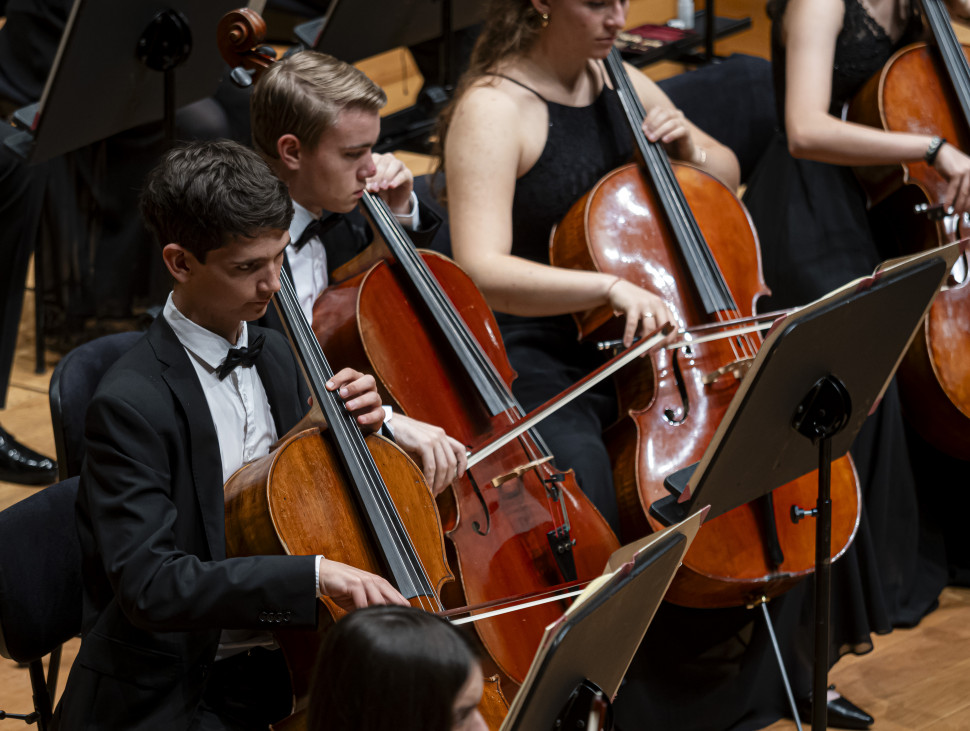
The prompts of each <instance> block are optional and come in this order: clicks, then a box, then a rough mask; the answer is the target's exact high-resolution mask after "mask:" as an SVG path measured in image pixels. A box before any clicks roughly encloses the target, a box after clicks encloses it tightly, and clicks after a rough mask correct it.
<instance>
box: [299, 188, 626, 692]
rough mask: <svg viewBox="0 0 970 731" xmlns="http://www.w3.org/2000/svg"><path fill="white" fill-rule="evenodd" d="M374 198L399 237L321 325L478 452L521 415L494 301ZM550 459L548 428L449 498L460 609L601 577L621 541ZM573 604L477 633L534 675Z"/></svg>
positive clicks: (517, 669)
mask: <svg viewBox="0 0 970 731" xmlns="http://www.w3.org/2000/svg"><path fill="white" fill-rule="evenodd" d="M361 205H362V207H363V210H364V211H365V213H366V214H367V216H368V218H369V219H370V221H371V224H372V226H373V227H374V229H375V232H376V234H377V241H378V242H379V244H377V243H376V244H374V245H372V246H377V245H383V246H386V247H387V249H388V251H389V254H390V258H386V259H383V260H380V261H378V262H377V263H376V264H375V265H373V266H372V267H371V268H369V269H368V270H367V271H366V272H365V273H363V274H359V275H357V276H355V277H352V278H350V279H347V280H345V281H343V282H341V283H339V284H336V285H333V286H331V287H330V288H329V289H327V290H326V291H324V293H323V294H322V295H320V298H319V299H318V300H317V302H316V303H315V305H314V314H313V328H314V332H315V333H316V335H317V337H318V339H319V340H320V342H321V344H323V345H324V347H327V348H329V349H336V350H339V352H340V353H341V354H342V356H343V357H344V358H346V359H347V360H346V362H347V363H348V364H351V365H360V366H361V367H364V368H366V369H367V370H368V371H370V372H373V373H374V374H375V376H377V378H378V379H379V380H380V381H381V382H382V383H383V384H384V386H385V388H386V389H387V392H388V394H389V396H390V398H391V400H392V401H393V402H394V403H395V404H396V405H397V406H398V407H400V408H401V409H402V410H403V411H404V412H405V413H407V414H408V415H409V416H412V417H414V418H417V419H422V420H424V421H428V422H430V423H433V424H436V425H438V426H441V427H442V428H444V429H445V430H446V431H447V432H448V433H449V434H451V435H452V436H454V437H455V438H456V439H459V440H461V441H463V442H464V443H466V444H468V445H471V447H472V449H474V446H475V445H476V444H481V443H484V442H486V441H488V439H489V437H490V436H491V435H492V434H494V433H497V432H500V431H502V430H503V429H504V428H506V427H507V426H509V425H510V424H513V423H515V422H516V421H518V419H519V418H520V417H521V415H522V410H521V408H520V407H519V405H518V403H517V402H516V401H515V399H514V398H513V396H512V394H511V392H510V390H509V385H510V384H511V382H512V379H513V378H514V372H513V371H512V368H511V366H510V365H509V362H508V358H507V356H506V354H505V349H504V346H503V344H502V340H501V337H500V336H499V333H498V326H497V324H496V322H495V320H494V317H493V315H492V313H491V310H490V309H489V307H488V305H487V304H486V303H485V301H484V299H483V297H482V295H481V293H480V292H479V291H478V289H477V288H476V287H475V285H474V284H473V283H472V282H471V280H470V279H469V278H468V276H467V275H465V274H464V272H462V271H461V269H460V268H459V267H458V266H457V265H456V264H454V262H452V261H451V260H449V259H447V258H445V257H443V256H440V255H438V254H433V253H430V252H425V253H423V254H418V253H417V252H416V251H415V250H414V248H413V247H412V245H411V243H410V241H409V240H408V238H407V234H405V233H404V231H403V229H401V227H400V224H399V223H398V222H397V220H396V219H395V218H394V216H393V215H392V214H391V213H390V211H389V210H388V209H387V207H386V205H385V204H384V203H383V201H381V199H380V198H378V197H376V196H374V195H372V194H370V193H365V194H364V196H363V198H362V202H361ZM365 254H366V257H367V258H373V256H374V253H373V252H365ZM392 425H393V422H392ZM551 459H552V457H551V455H550V454H549V453H548V450H547V449H546V448H545V446H544V445H543V443H542V441H541V439H539V437H538V435H536V434H534V433H527V434H524V435H522V436H521V437H519V438H518V439H516V440H515V441H514V442H512V443H510V444H508V445H506V446H505V447H504V448H502V449H501V450H500V451H498V452H496V453H495V454H494V455H492V456H491V457H489V458H488V459H487V460H485V461H483V462H482V463H480V464H479V465H476V466H475V467H473V468H470V469H469V470H468V472H467V473H466V475H465V476H464V477H463V478H461V479H459V480H458V481H456V482H455V483H454V484H453V489H452V491H451V493H450V495H449V494H447V493H446V495H445V496H443V501H442V502H443V513H444V516H445V519H444V521H443V523H444V528H445V532H446V535H447V536H448V538H449V540H450V545H451V548H452V555H453V558H454V561H453V565H454V566H455V567H456V573H457V574H458V575H459V576H460V577H461V582H462V588H463V592H462V593H463V596H454V597H452V598H451V599H450V601H449V602H448V603H449V604H452V603H454V604H455V605H461V604H466V603H471V604H479V603H482V602H484V601H487V600H490V599H496V598H499V597H506V596H512V595H518V594H524V593H527V592H531V591H535V590H540V589H555V588H556V587H558V586H560V585H561V584H563V583H565V582H570V581H572V580H574V579H578V580H588V579H591V578H594V577H596V576H598V575H599V574H600V573H601V572H602V570H603V567H604V566H605V565H606V561H607V560H608V559H609V557H610V555H611V554H612V552H613V551H614V550H615V549H616V548H618V547H619V543H618V542H617V540H616V537H615V536H614V535H613V532H612V530H610V528H609V526H608V525H607V524H606V521H605V520H604V519H603V517H602V516H601V515H600V514H599V512H598V511H597V510H596V508H595V507H593V505H592V504H591V503H589V501H588V500H587V498H586V496H585V495H584V494H583V493H582V492H581V491H580V490H579V488H578V486H577V485H576V483H575V479H574V478H573V476H572V474H571V473H561V472H559V471H558V470H556V469H554V468H553V467H552V465H551V464H550V460H551ZM456 588H457V587H456ZM562 610H563V607H562V606H560V605H559V604H547V605H544V606H541V607H533V608H532V609H530V610H529V611H528V612H519V613H517V614H516V615H508V614H507V615H502V616H498V617H494V618H490V619H486V620H482V621H479V622H476V624H475V628H476V631H477V632H478V635H479V638H480V639H481V640H482V643H483V645H484V647H485V648H486V649H487V651H488V653H489V655H490V656H491V658H492V659H493V660H494V661H495V663H496V665H497V666H498V668H499V669H500V670H501V671H502V672H503V674H504V675H505V676H506V677H507V678H509V679H510V680H512V681H513V682H514V683H518V684H521V682H522V681H523V680H524V679H525V676H526V673H527V672H528V669H529V666H530V664H531V661H532V657H533V656H534V654H535V651H536V649H537V648H538V646H539V642H540V640H541V637H542V632H543V630H544V628H545V626H546V625H548V624H549V623H550V622H552V621H555V619H556V618H558V617H559V616H560V615H561V614H562Z"/></svg>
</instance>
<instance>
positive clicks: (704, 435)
mask: <svg viewBox="0 0 970 731" xmlns="http://www.w3.org/2000/svg"><path fill="white" fill-rule="evenodd" d="M606 68H607V72H608V74H609V77H610V80H611V83H612V84H613V87H614V89H616V91H617V94H618V95H619V97H620V100H621V103H622V107H623V109H624V113H625V115H626V118H627V121H628V123H629V127H630V129H631V131H632V133H633V135H634V137H635V141H636V144H635V149H636V150H637V152H638V154H639V161H638V162H637V163H630V164H628V165H626V166H623V167H621V168H618V169H617V170H614V171H612V172H611V173H608V174H607V175H606V176H604V177H603V178H602V179H601V180H600V181H599V182H598V183H597V184H596V186H594V188H593V189H592V190H590V191H589V192H588V193H587V194H586V195H585V196H583V197H582V198H581V199H580V200H578V201H577V202H576V203H575V204H574V205H573V206H572V207H571V208H570V210H569V211H568V212H567V214H566V216H565V217H564V218H563V220H562V221H561V222H560V224H559V225H558V226H557V227H556V229H555V230H554V232H553V235H552V237H551V241H550V262H551V263H552V265H553V266H559V267H565V268H574V269H595V270H598V271H603V272H607V273H609V274H613V275H616V276H619V277H622V278H623V279H626V280H629V281H631V282H633V283H634V284H636V285H638V286H640V287H643V288H644V289H648V290H650V291H652V292H655V293H657V294H659V295H660V296H661V297H662V298H663V299H664V301H665V304H666V305H667V308H668V310H670V311H671V313H672V315H673V317H674V320H675V321H676V324H677V325H678V326H679V327H680V328H683V329H684V330H690V329H691V328H693V327H696V326H698V325H701V324H706V323H710V322H723V321H726V320H733V319H736V318H738V317H745V316H750V315H751V314H752V313H753V308H754V304H755V301H756V300H757V298H758V297H759V296H760V295H762V294H766V293H767V287H766V286H765V283H764V280H763V279H762V277H761V261H760V253H759V249H758V243H757V238H756V235H755V233H754V230H753V227H752V225H751V222H750V219H749V217H748V214H747V211H746V210H745V209H744V206H743V204H742V203H741V202H740V201H739V200H738V199H737V197H736V196H735V195H734V194H733V193H732V192H731V191H730V190H728V189H727V188H726V187H725V186H724V185H722V184H721V183H720V182H718V181H717V180H715V179H714V178H713V177H711V176H709V175H708V174H706V173H704V172H703V171H701V170H699V169H697V168H695V167H693V166H691V165H687V164H679V163H678V164H671V162H670V160H669V159H668V158H667V154H666V152H665V150H664V148H663V147H662V145H661V144H660V143H659V142H657V143H651V142H649V141H648V140H647V138H646V136H645V135H644V133H643V130H642V128H641V122H642V120H643V118H644V110H643V107H642V105H641V104H640V100H639V98H638V96H637V94H636V92H635V90H634V89H633V86H632V84H631V82H630V80H629V78H628V77H627V75H626V71H625V69H624V68H623V63H622V61H621V59H620V56H619V53H618V52H617V50H616V49H615V48H614V49H613V50H612V51H611V52H610V54H609V56H608V58H607V59H606ZM694 211H698V212H701V213H702V214H703V215H700V216H695V214H694ZM576 322H577V325H578V327H579V330H580V336H581V337H595V338H599V337H600V336H601V335H604V334H605V335H606V336H607V337H609V336H611V332H610V328H611V327H615V324H614V323H615V321H613V317H612V312H611V311H610V310H609V308H598V309H596V310H591V311H588V312H584V313H579V314H577V315H576ZM689 340H690V338H689V337H688V344H686V345H683V346H682V347H680V348H679V349H677V350H674V351H666V350H663V351H659V352H658V353H655V354H654V355H653V356H652V358H651V362H650V363H645V364H644V367H643V368H642V369H641V372H640V373H635V372H633V373H631V372H629V371H626V372H624V373H623V374H621V375H620V376H618V377H617V379H616V383H617V390H618V394H619V400H620V404H621V413H625V414H627V415H628V416H629V418H622V419H620V420H619V421H618V422H617V423H616V424H615V425H613V426H611V427H609V428H608V429H607V430H606V431H605V432H604V439H605V441H606V443H607V446H608V447H609V449H610V451H611V457H612V461H613V471H614V486H615V488H616V492H617V501H618V503H619V505H620V512H621V520H622V521H623V523H622V529H623V533H624V537H625V538H626V539H627V540H631V539H633V538H635V537H637V536H639V535H643V534H644V533H647V532H649V531H651V530H657V529H658V528H660V527H662V526H661V524H660V523H659V522H658V521H656V519H655V518H653V517H652V516H651V515H650V512H649V508H650V506H651V504H652V503H653V502H654V501H656V500H658V499H660V498H663V497H666V496H667V495H669V493H668V492H667V490H666V489H665V488H664V485H663V481H664V479H665V478H666V477H667V476H668V475H670V474H672V473H673V472H675V471H677V470H678V469H680V468H682V467H685V466H687V465H689V464H691V463H693V462H696V461H698V460H699V459H700V457H701V456H702V454H703V453H704V450H705V449H706V447H707V445H708V443H709V442H710V439H711V437H712V436H713V434H714V431H715V430H716V428H717V426H718V424H719V423H720V421H721V418H722V417H723V415H724V413H725V410H726V409H727V406H728V404H729V403H730V401H731V399H732V397H733V396H734V393H735V391H736V390H737V386H738V383H739V382H740V379H741V378H742V377H743V375H744V373H745V371H746V368H747V366H748V365H750V363H751V360H752V358H753V357H754V355H755V353H756V351H757V349H758V347H759V345H760V339H759V337H758V336H757V334H756V333H751V334H747V335H745V336H743V337H742V336H737V335H735V336H733V337H730V338H729V339H722V340H719V341H711V342H704V343H702V344H701V343H697V344H691V343H690V342H689ZM817 484H818V481H817V476H816V474H815V473H811V474H809V475H805V476H804V477H802V478H800V479H799V480H796V481H794V482H792V483H789V484H788V485H785V486H782V487H780V488H778V489H777V490H775V491H774V492H773V493H772V494H771V495H769V496H766V498H765V499H762V500H757V501H754V502H752V503H749V504H747V505H742V506H741V507H739V508H736V509H734V510H732V511H730V512H728V513H726V514H724V515H722V516H719V517H717V518H715V519H714V520H711V521H709V522H707V523H705V524H704V526H703V527H702V529H701V531H700V532H699V533H698V536H697V538H696V540H695V542H694V544H693V545H692V546H691V549H690V550H689V551H688V553H687V556H686V557H685V559H684V565H683V566H682V567H681V569H680V571H679V572H678V574H677V577H676V578H675V579H674V583H673V584H672V585H671V588H670V590H669V591H668V593H667V597H666V598H667V599H669V600H670V601H672V602H674V603H676V604H681V605H684V606H691V607H727V606H737V605H740V604H751V603H756V602H757V601H759V600H760V599H761V598H763V597H768V598H770V597H772V596H776V595H778V594H780V593H782V592H784V591H785V590H787V589H788V588H790V587H791V586H792V585H793V584H794V583H795V582H797V581H799V580H800V579H801V578H802V577H804V576H806V575H808V574H810V573H811V572H812V571H813V570H814V566H815V553H814V546H815V530H814V526H811V525H806V524H805V523H804V522H802V523H798V522H796V520H795V518H794V517H793V514H792V508H793V507H797V506H806V505H810V504H814V502H815V499H816V496H817ZM832 484H833V488H832V490H833V495H834V496H835V497H834V498H833V506H834V512H833V539H832V546H833V558H837V557H838V556H840V555H841V554H842V553H843V552H844V551H845V550H846V549H847V548H848V546H849V544H850V543H851V541H852V539H853V537H854V535H855V531H856V529H857V527H858V523H859V507H860V505H859V501H860V497H859V495H860V493H859V487H858V483H857V480H856V475H855V469H854V467H853V465H852V462H851V459H850V458H849V457H848V456H846V457H843V458H841V459H839V460H837V461H836V462H834V463H833V465H832Z"/></svg>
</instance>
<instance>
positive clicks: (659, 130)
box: [643, 105, 700, 162]
mask: <svg viewBox="0 0 970 731" xmlns="http://www.w3.org/2000/svg"><path fill="white" fill-rule="evenodd" d="M643 133H644V134H645V135H646V136H647V139H648V140H650V141H651V142H657V141H658V140H659V141H660V142H661V143H663V146H664V147H665V148H666V150H667V153H668V154H669V155H670V156H671V157H673V158H675V159H677V160H683V161H684V162H696V161H697V160H696V159H695V158H698V157H700V153H699V150H698V148H697V146H696V145H695V144H694V140H693V138H692V136H691V130H690V125H689V124H688V123H687V117H685V116H684V113H683V112H682V111H680V110H679V109H674V108H671V107H664V106H659V105H658V106H655V107H654V108H653V109H651V110H650V111H649V112H648V113H647V116H646V117H645V118H644V120H643Z"/></svg>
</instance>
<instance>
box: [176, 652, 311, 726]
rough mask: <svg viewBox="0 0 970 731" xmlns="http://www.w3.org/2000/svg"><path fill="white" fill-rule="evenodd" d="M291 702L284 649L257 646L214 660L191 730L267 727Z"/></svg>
mask: <svg viewBox="0 0 970 731" xmlns="http://www.w3.org/2000/svg"><path fill="white" fill-rule="evenodd" d="M291 703H292V690H291V688H290V676H289V672H288V670H287V667H286V661H285V659H284V658H283V653H282V651H280V650H267V649H265V648H262V647H256V648H253V649H252V650H249V651H248V652H242V653H240V654H238V655H233V656H232V657H229V658H226V659H225V660H219V661H218V662H215V663H213V664H212V670H211V671H210V673H209V678H208V680H207V682H206V689H205V693H204V695H203V697H202V705H201V706H200V707H199V712H198V714H197V716H196V718H195V721H194V723H193V724H192V731H257V730H258V731H266V728H267V727H268V726H269V725H270V724H271V723H274V722H276V721H279V720H281V719H283V718H286V716H288V715H289V714H290V710H291Z"/></svg>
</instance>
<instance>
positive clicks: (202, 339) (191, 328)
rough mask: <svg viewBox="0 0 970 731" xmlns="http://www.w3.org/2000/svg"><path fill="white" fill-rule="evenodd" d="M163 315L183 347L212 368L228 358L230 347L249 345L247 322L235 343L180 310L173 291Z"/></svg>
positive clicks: (243, 324) (169, 295)
mask: <svg viewBox="0 0 970 731" xmlns="http://www.w3.org/2000/svg"><path fill="white" fill-rule="evenodd" d="M162 316H163V317H164V318H165V320H166V321H167V322H168V324H169V325H170V326H171V328H172V330H173V331H174V332H175V336H176V337H177V338H178V339H179V342H180V343H182V347H184V348H185V349H186V350H187V351H189V353H191V354H192V355H194V356H195V357H196V358H197V359H198V360H199V361H200V362H202V363H204V364H205V365H206V366H208V367H209V368H210V369H211V370H215V369H216V368H218V367H219V366H220V365H221V364H222V361H224V360H225V359H226V353H227V352H228V350H229V348H245V347H247V346H248V345H249V329H248V327H247V325H246V323H245V322H243V323H242V329H241V330H240V333H239V338H238V339H237V342H236V344H235V345H233V344H232V343H230V342H229V341H228V340H226V339H225V338H224V337H222V336H221V335H216V334H215V333H214V332H212V331H211V330H206V329H205V328H204V327H202V326H201V325H199V324H198V323H195V322H192V320H190V319H189V318H187V317H186V316H185V315H183V314H182V313H181V312H179V310H178V308H177V307H176V306H175V301H174V299H173V298H172V293H171V292H169V294H168V299H167V300H166V301H165V308H164V309H163V310H162Z"/></svg>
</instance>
